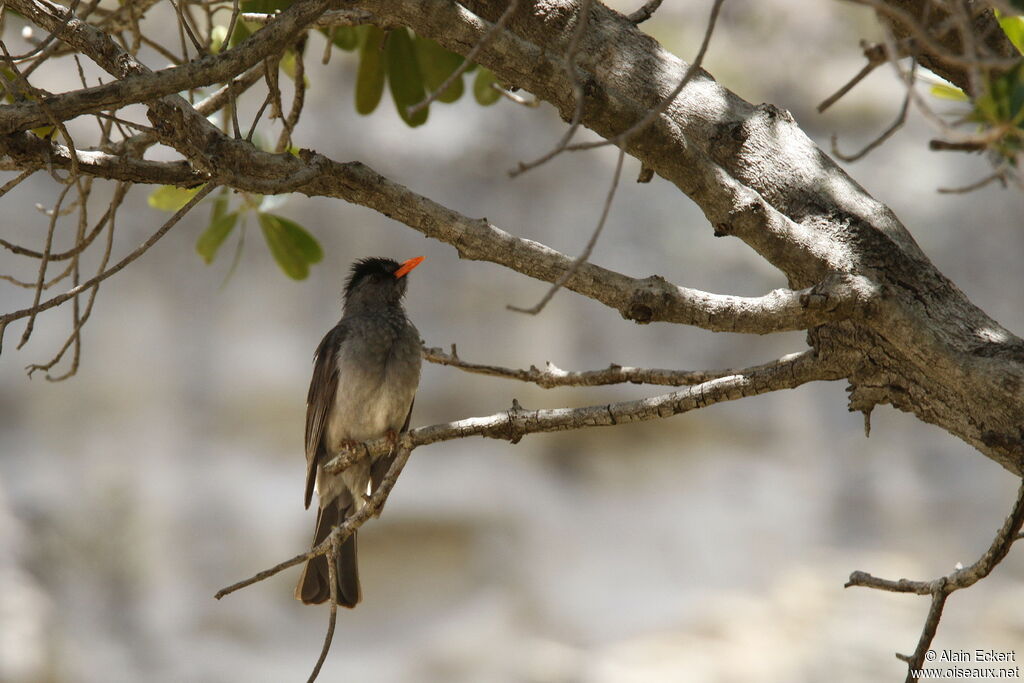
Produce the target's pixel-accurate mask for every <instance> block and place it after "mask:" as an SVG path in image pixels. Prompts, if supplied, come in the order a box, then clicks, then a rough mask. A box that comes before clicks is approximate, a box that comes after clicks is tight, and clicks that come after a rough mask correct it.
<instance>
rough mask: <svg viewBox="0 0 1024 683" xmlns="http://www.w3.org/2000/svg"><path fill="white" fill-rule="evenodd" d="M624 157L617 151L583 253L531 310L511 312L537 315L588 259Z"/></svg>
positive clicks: (606, 215)
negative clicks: (595, 224) (612, 169)
mask: <svg viewBox="0 0 1024 683" xmlns="http://www.w3.org/2000/svg"><path fill="white" fill-rule="evenodd" d="M625 156H626V152H625V150H623V149H619V158H618V159H617V160H616V162H615V172H614V173H613V174H612V184H611V187H609V188H608V194H607V195H606V196H605V198H604V208H603V209H602V210H601V218H600V219H599V220H598V221H597V227H596V228H594V233H593V234H592V235H591V236H590V239H589V240H588V241H587V245H586V246H585V247H584V248H583V252H582V253H580V255H579V256H577V257H576V260H574V261H573V262H572V264H571V265H570V266H569V267H568V268H567V269H566V271H565V272H564V273H562V276H561V277H559V278H558V279H557V280H555V282H554V283H553V284H552V285H551V287H550V288H549V289H548V291H547V293H545V294H544V296H543V297H541V300H540V301H538V302H537V303H536V305H534V306H533V307H532V308H519V307H518V306H512V305H511V304H509V305H508V306H507V308H508V309H509V310H511V311H518V312H519V313H528V314H530V315H537V314H538V313H540V312H541V311H542V310H544V307H545V306H547V304H548V302H549V301H551V298H552V297H553V296H554V295H555V293H556V292H557V291H558V290H559V289H561V288H562V285H564V284H565V283H566V282H568V281H569V278H571V277H572V276H573V275H575V274H576V272H577V271H578V270H579V269H580V266H581V265H583V264H584V263H585V262H586V261H587V259H589V258H590V254H591V253H592V252H593V251H594V246H595V245H596V244H597V240H598V238H599V237H601V231H602V230H604V224H605V223H606V222H607V220H608V212H609V211H610V210H611V208H612V200H613V199H614V198H615V190H616V189H618V187H619V179H620V178H621V177H622V161H623V159H624V158H625Z"/></svg>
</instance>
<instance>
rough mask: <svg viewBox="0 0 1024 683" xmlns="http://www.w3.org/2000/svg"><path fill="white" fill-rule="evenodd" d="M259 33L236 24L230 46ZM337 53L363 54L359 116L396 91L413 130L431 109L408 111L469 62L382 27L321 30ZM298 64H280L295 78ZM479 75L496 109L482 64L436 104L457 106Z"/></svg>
mask: <svg viewBox="0 0 1024 683" xmlns="http://www.w3.org/2000/svg"><path fill="white" fill-rule="evenodd" d="M290 4H291V0H246V1H245V2H242V3H241V9H242V11H243V12H261V13H271V12H276V11H279V10H282V9H285V8H287V7H288V6H289V5H290ZM258 28H259V27H257V26H250V25H248V24H247V23H246V22H244V21H238V22H236V24H235V30H234V31H233V33H232V35H231V37H230V39H229V41H228V42H229V45H230V46H234V45H237V44H238V43H240V42H241V41H243V40H245V39H246V38H248V37H249V36H250V35H252V33H253V31H255V30H257V29H258ZM320 32H321V33H323V34H324V35H325V36H326V37H327V38H328V40H330V41H331V42H332V43H333V44H334V46H335V47H337V48H339V49H341V50H344V51H346V52H358V55H359V67H358V72H357V76H356V90H355V106H356V111H357V112H359V113H360V114H363V115H367V114H371V113H373V111H374V110H376V109H377V105H378V104H380V100H381V97H382V96H383V94H384V86H385V83H386V84H387V85H388V86H389V89H390V91H391V99H392V100H393V101H394V103H395V108H396V109H397V110H398V115H399V116H401V117H402V120H403V121H405V123H406V124H408V125H409V126H411V127H416V126H420V125H422V124H424V123H426V121H427V116H428V115H429V111H430V108H429V107H424V108H423V109H420V110H419V111H417V112H416V113H415V114H413V115H412V116H410V115H409V113H408V109H409V107H412V106H413V105H416V104H418V103H420V102H422V101H423V100H424V99H425V98H426V97H427V96H428V95H430V94H431V93H433V92H434V91H436V90H437V89H438V88H440V87H441V85H443V84H444V81H445V79H447V78H448V77H449V76H451V74H452V73H453V72H455V70H456V69H458V68H459V67H460V66H461V65H462V62H463V61H464V60H463V58H462V56H461V55H457V54H455V53H454V52H450V51H448V50H446V49H445V48H443V47H441V46H440V45H438V44H437V43H436V42H434V41H432V40H429V39H427V38H423V37H420V36H417V35H415V34H414V33H413V32H412V31H410V30H409V29H406V28H398V29H393V30H390V31H385V30H383V29H381V28H379V27H377V26H338V27H335V28H331V29H320ZM226 34H227V28H226V27H225V28H224V29H223V31H221V32H217V34H216V36H215V38H217V39H219V42H217V41H216V40H215V44H214V50H215V51H216V50H219V49H220V47H221V45H223V41H224V39H225V38H226V37H227V36H226ZM290 64H294V53H292V52H291V51H290V50H289V51H286V52H285V54H284V56H283V57H282V59H281V68H282V70H283V71H285V72H286V73H287V74H288V75H289V76H291V77H293V78H294V73H293V72H291V71H290V69H289V65H290ZM473 71H475V72H476V76H475V78H474V80H473V96H474V98H475V99H476V101H477V103H479V104H480V105H483V106H487V105H490V104H494V103H495V102H497V101H498V99H499V98H500V97H501V94H500V93H499V92H498V90H497V89H496V87H495V85H496V84H497V79H496V78H495V77H494V74H493V73H492V72H491V71H490V70H488V69H486V68H484V67H482V66H479V65H477V64H471V65H470V66H469V67H468V68H467V69H465V71H464V72H463V74H460V75H459V77H458V78H456V79H455V80H453V81H452V83H451V85H449V86H448V87H447V88H445V91H444V92H443V93H441V94H440V95H438V97H437V101H438V102H444V103H451V102H455V101H456V100H458V99H459V98H461V97H462V95H463V93H464V92H465V90H466V86H465V84H464V83H463V76H464V75H465V74H466V73H470V72H473Z"/></svg>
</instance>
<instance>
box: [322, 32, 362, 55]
mask: <svg viewBox="0 0 1024 683" xmlns="http://www.w3.org/2000/svg"><path fill="white" fill-rule="evenodd" d="M320 32H321V33H323V34H324V35H325V36H327V38H328V40H330V41H331V42H332V43H334V47H337V48H340V49H342V50H345V51H346V52H351V51H352V50H355V49H356V48H357V47H359V33H357V32H356V27H355V26H336V27H334V28H330V29H327V28H322V29H320Z"/></svg>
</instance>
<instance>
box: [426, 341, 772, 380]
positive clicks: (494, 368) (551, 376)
mask: <svg viewBox="0 0 1024 683" xmlns="http://www.w3.org/2000/svg"><path fill="white" fill-rule="evenodd" d="M422 353H423V359H424V360H425V361H427V362H428V363H435V364H437V365H446V366H449V367H453V368H457V369H459V370H462V371H464V372H469V373H473V374H478V375H487V376H489V377H500V378H502V379H513V380H518V381H520V382H530V383H532V384H536V385H537V386H539V387H541V388H542V389H554V388H556V387H598V386H608V385H612V384H653V385H658V386H668V387H683V386H692V385H694V384H700V383H701V382H707V381H708V380H712V379H718V378H721V377H729V376H731V375H738V374H742V373H744V372H750V368H747V369H746V370H744V369H740V368H726V369H724V370H668V369H660V368H635V367H628V366H622V365H615V364H612V365H609V366H608V367H607V368H604V369H602V370H580V371H572V370H563V369H562V368H560V367H558V366H556V365H554V364H553V363H551V362H550V361H549V362H547V363H545V364H544V368H543V369H540V368H538V367H536V366H533V365H531V366H530V367H529V368H528V369H522V368H506V367H502V366H499V365H488V364H481V363H470V362H468V361H464V360H462V359H461V358H460V357H459V355H458V351H457V349H456V347H455V344H452V345H451V350H450V351H448V352H445V351H444V349H441V348H438V347H423V349H422ZM772 363H775V361H772Z"/></svg>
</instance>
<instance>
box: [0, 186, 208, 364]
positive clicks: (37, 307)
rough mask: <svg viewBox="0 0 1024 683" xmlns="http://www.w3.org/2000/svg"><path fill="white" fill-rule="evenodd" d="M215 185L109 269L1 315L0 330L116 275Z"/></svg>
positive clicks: (199, 193) (196, 195)
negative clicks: (30, 304) (37, 301)
mask: <svg viewBox="0 0 1024 683" xmlns="http://www.w3.org/2000/svg"><path fill="white" fill-rule="evenodd" d="M215 187H216V184H215V183H208V184H207V185H206V186H205V187H203V188H202V189H201V190H199V192H197V193H196V194H195V195H194V196H193V197H192V199H190V200H189V202H188V204H186V205H185V206H183V207H181V208H180V209H178V210H177V211H176V212H175V213H174V215H173V216H171V217H170V218H169V219H167V221H166V222H165V223H164V224H163V225H162V226H160V228H159V229H158V230H157V231H156V232H155V233H153V234H152V235H150V237H149V239H147V240H146V241H145V242H143V243H142V244H141V245H139V246H138V247H136V249H135V250H134V251H132V253H130V254H128V255H127V256H125V257H124V258H123V259H121V260H120V261H118V262H117V263H116V264H114V265H113V266H111V267H110V268H109V269H107V270H105V271H103V272H102V273H99V274H97V275H96V276H95V277H93V278H91V279H89V280H87V281H86V282H84V283H82V284H80V285H78V286H77V287H73V288H72V289H70V290H69V291H67V292H65V293H64V294H61V295H59V296H55V297H53V298H52V299H48V300H46V301H44V302H42V303H38V304H34V305H32V306H30V307H29V308H23V309H21V310H19V311H14V312H13V313H8V314H6V315H2V316H0V330H4V329H5V328H6V327H7V325H8V324H10V323H11V322H13V321H15V320H19V319H21V318H26V317H29V316H35V315H36V314H38V313H41V312H43V311H46V310H49V309H51V308H53V307H54V306H59V305H60V304H62V303H64V302H65V301H67V300H68V299H71V298H73V297H75V296H77V295H78V294H81V293H82V292H84V291H85V290H87V289H89V288H91V287H94V286H96V285H97V284H98V283H100V282H102V281H104V280H106V279H107V278H108V277H110V276H111V275H114V274H116V273H118V272H120V271H121V270H122V269H123V268H124V267H125V266H127V265H128V264H129V263H131V262H132V261H134V260H136V259H137V258H139V257H140V256H142V255H143V254H145V253H146V252H147V251H148V250H149V248H150V247H152V246H153V245H154V244H156V243H157V242H158V241H159V240H160V238H161V237H163V236H164V235H165V234H167V231H168V230H170V229H171V228H173V227H174V226H175V225H176V224H177V223H178V221H180V220H181V219H182V218H183V217H184V216H185V215H186V214H187V213H188V212H189V211H191V210H192V207H194V206H195V205H196V204H198V203H199V202H200V201H202V200H203V198H205V197H206V195H208V194H209V193H210V192H212V191H213V190H214V188H215ZM2 343H3V336H2V333H0V351H2V349H3V346H2Z"/></svg>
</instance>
